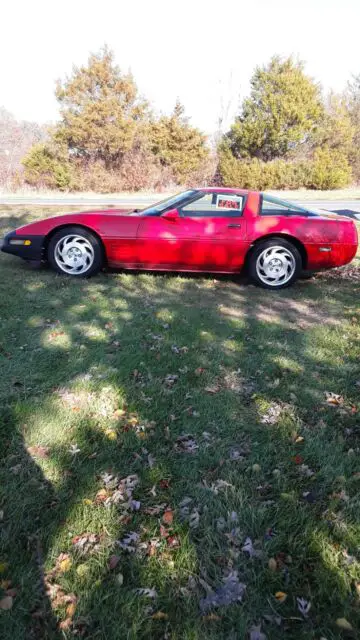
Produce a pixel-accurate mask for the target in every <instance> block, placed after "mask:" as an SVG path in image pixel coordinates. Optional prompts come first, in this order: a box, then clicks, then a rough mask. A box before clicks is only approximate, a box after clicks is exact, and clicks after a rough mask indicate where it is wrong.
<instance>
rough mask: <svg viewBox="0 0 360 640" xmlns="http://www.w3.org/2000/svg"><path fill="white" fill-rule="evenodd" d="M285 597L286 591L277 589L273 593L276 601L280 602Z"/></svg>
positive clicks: (283, 600)
mask: <svg viewBox="0 0 360 640" xmlns="http://www.w3.org/2000/svg"><path fill="white" fill-rule="evenodd" d="M286 598H287V593H285V592H284V591H277V592H276V593H275V600H276V601H277V602H280V604H282V603H283V602H285V600H286Z"/></svg>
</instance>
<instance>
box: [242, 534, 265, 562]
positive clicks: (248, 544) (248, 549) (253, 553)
mask: <svg viewBox="0 0 360 640" xmlns="http://www.w3.org/2000/svg"><path fill="white" fill-rule="evenodd" d="M242 551H244V552H245V553H248V554H249V557H250V558H260V557H261V556H262V551H257V550H256V549H254V546H253V543H252V540H251V538H246V540H245V543H244V546H243V547H242Z"/></svg>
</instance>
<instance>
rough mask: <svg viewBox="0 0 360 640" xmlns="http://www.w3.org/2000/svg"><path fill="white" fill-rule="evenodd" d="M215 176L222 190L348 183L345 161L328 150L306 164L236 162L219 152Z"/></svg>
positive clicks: (327, 186) (332, 186) (330, 186)
mask: <svg viewBox="0 0 360 640" xmlns="http://www.w3.org/2000/svg"><path fill="white" fill-rule="evenodd" d="M218 172H219V175H220V179H221V182H222V184H223V185H224V186H225V187H230V186H237V187H243V188H244V189H256V190H259V191H265V190H267V189H276V190H278V189H299V188H301V187H305V188H308V189H340V188H342V187H346V186H347V185H348V184H350V182H351V168H350V165H349V163H348V161H347V159H346V157H345V156H344V155H343V154H342V153H340V152H338V151H336V150H330V149H318V150H316V151H315V154H314V158H313V159H312V160H308V161H301V162H300V161H297V162H295V161H292V162H291V161H286V160H272V161H271V162H262V161H261V160H258V159H256V158H253V159H252V160H237V159H236V158H234V156H233V155H232V154H231V153H230V152H229V151H227V150H226V151H221V152H220V158H219V168H218Z"/></svg>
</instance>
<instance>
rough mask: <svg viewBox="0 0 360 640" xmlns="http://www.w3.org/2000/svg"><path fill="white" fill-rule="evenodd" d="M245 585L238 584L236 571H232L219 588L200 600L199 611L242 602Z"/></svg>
mask: <svg viewBox="0 0 360 640" xmlns="http://www.w3.org/2000/svg"><path fill="white" fill-rule="evenodd" d="M245 590H246V585H245V584H243V583H242V582H239V578H238V573H237V571H232V572H231V573H230V574H229V575H228V576H227V577H226V578H225V580H224V584H223V585H222V586H221V587H218V588H217V589H215V591H211V592H210V593H208V595H207V596H206V598H203V599H202V600H200V603H199V604H200V609H201V611H203V612H205V611H208V610H209V609H213V608H215V607H221V606H228V605H230V604H232V603H233V602H242V599H243V597H244V594H245Z"/></svg>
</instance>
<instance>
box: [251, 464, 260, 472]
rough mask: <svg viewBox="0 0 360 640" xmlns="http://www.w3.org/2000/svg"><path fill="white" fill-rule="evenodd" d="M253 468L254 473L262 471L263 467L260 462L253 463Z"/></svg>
mask: <svg viewBox="0 0 360 640" xmlns="http://www.w3.org/2000/svg"><path fill="white" fill-rule="evenodd" d="M252 470H253V472H254V473H260V471H261V467H260V465H259V464H253V466H252Z"/></svg>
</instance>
